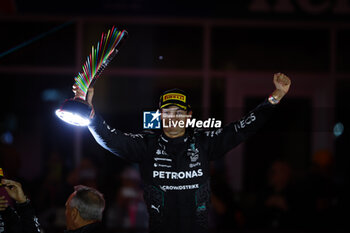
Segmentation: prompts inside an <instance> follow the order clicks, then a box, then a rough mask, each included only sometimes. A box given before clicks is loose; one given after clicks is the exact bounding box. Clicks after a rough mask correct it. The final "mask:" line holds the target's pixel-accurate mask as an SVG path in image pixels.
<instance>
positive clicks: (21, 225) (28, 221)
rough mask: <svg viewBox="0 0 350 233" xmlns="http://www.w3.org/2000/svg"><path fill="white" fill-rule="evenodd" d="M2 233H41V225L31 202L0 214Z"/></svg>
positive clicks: (7, 209)
mask: <svg viewBox="0 0 350 233" xmlns="http://www.w3.org/2000/svg"><path fill="white" fill-rule="evenodd" d="M0 225H1V226H0V232H4V233H40V232H41V230H40V224H39V222H38V218H37V217H36V216H35V211H34V208H33V207H32V205H31V203H30V201H29V200H28V201H26V202H25V203H22V204H15V208H12V207H11V206H9V207H7V208H6V209H5V210H4V211H1V212H0Z"/></svg>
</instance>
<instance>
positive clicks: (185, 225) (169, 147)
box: [89, 100, 274, 233]
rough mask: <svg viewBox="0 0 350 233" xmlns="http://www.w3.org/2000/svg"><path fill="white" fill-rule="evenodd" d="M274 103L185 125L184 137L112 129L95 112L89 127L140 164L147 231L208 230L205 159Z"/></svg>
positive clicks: (254, 125)
mask: <svg viewBox="0 0 350 233" xmlns="http://www.w3.org/2000/svg"><path fill="white" fill-rule="evenodd" d="M273 106H274V105H272V104H271V103H270V102H268V100H265V101H264V102H263V103H261V104H260V105H259V106H258V107H256V108H255V109H254V110H253V111H251V112H249V113H248V114H247V115H246V116H245V117H243V118H242V119H241V120H239V121H237V122H232V123H230V124H228V125H226V126H224V127H223V128H219V129H215V130H211V131H202V130H198V129H195V130H187V132H186V134H185V135H184V136H182V137H179V138H175V139H170V138H168V137H166V136H165V135H164V134H161V135H155V134H147V133H144V134H130V133H123V132H121V131H119V130H117V129H112V128H110V127H109V126H108V125H107V124H106V122H105V121H104V120H103V119H102V118H101V117H100V116H99V115H96V116H95V117H94V119H93V121H92V123H91V125H90V126H89V130H90V131H91V133H92V135H93V136H94V138H95V139H96V141H97V142H98V143H99V144H100V145H101V146H102V147H104V148H105V149H107V150H109V151H110V152H112V153H113V154H116V155H118V156H120V157H122V158H125V159H126V160H128V161H131V162H136V163H138V164H139V166H140V171H141V177H142V180H143V182H144V184H145V190H144V200H145V202H146V205H147V208H148V212H149V215H150V225H149V226H150V232H152V233H153V232H161V233H167V232H181V233H186V232H191V233H193V232H200V233H202V232H207V231H208V229H207V228H208V205H209V200H210V189H209V162H210V161H211V160H216V159H219V158H221V157H222V156H224V155H225V153H226V152H228V151H229V150H231V149H232V148H234V147H235V146H237V145H238V144H240V143H241V142H243V141H244V140H245V139H246V138H248V137H249V136H250V135H252V134H254V133H255V132H256V131H257V130H258V129H259V128H260V127H261V126H262V125H263V124H264V122H265V121H266V119H267V118H268V116H269V115H270V113H272V109H273Z"/></svg>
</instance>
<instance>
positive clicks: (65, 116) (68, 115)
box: [56, 109, 90, 126]
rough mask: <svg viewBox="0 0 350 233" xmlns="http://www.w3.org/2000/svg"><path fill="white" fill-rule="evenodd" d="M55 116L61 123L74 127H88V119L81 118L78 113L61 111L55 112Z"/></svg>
mask: <svg viewBox="0 0 350 233" xmlns="http://www.w3.org/2000/svg"><path fill="white" fill-rule="evenodd" d="M56 115H57V116H58V117H59V118H60V119H61V120H63V121H65V122H67V123H69V124H71V125H76V126H88V125H90V119H89V118H85V117H82V116H81V115H80V114H78V113H73V112H70V111H65V110H61V109H57V110H56Z"/></svg>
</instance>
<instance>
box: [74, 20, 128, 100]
mask: <svg viewBox="0 0 350 233" xmlns="http://www.w3.org/2000/svg"><path fill="white" fill-rule="evenodd" d="M126 35H127V32H126V31H125V30H122V31H118V30H117V29H116V28H115V27H114V26H113V27H112V29H110V30H108V32H107V34H104V33H102V36H101V41H100V42H98V43H97V46H96V48H94V46H92V49H91V53H90V55H89V56H88V57H87V60H86V62H85V64H84V65H83V66H82V68H83V72H81V73H78V75H77V76H76V77H75V84H76V86H77V87H78V88H79V89H80V90H82V92H83V93H84V96H83V98H84V99H85V98H86V94H87V91H88V88H89V87H90V86H91V85H93V83H94V82H95V81H96V79H97V78H98V77H99V76H100V74H101V73H102V71H103V70H104V68H106V66H107V65H108V64H109V62H110V61H111V60H112V59H113V58H114V56H115V55H116V54H117V52H118V50H117V46H118V44H119V43H120V42H121V40H122V39H123V38H124V37H125V36H126Z"/></svg>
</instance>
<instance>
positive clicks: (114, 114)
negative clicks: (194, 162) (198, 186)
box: [0, 0, 350, 232]
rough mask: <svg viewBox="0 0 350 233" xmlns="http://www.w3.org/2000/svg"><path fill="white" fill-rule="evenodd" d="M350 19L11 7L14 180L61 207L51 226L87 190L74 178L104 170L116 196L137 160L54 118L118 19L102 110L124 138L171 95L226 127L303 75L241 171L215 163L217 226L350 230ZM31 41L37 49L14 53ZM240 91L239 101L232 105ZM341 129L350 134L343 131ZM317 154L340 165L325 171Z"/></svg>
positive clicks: (2, 74)
mask: <svg viewBox="0 0 350 233" xmlns="http://www.w3.org/2000/svg"><path fill="white" fill-rule="evenodd" d="M349 19H350V3H348V1H341V0H338V1H331V0H323V1H321V0H320V1H316V0H315V1H313V0H305V1H297V0H290V1H288V0H283V1H282V0H280V1H278V0H275V1H272V0H271V1H270V0H266V1H264V0H256V1H254V0H249V1H158V0H155V1H150V0H132V1H112V0H102V1H98V2H97V1H95V2H89V1H66V0H64V1H45V2H39V1H24V0H17V1H15V0H12V1H11V0H6V1H2V2H1V3H0V29H1V43H0V53H1V55H0V78H1V91H0V98H1V100H2V101H1V103H2V104H1V110H0V138H1V151H0V153H1V154H0V156H1V160H0V162H1V166H3V167H4V171H5V176H7V177H9V178H11V179H16V180H19V181H21V182H22V183H23V184H24V187H25V189H26V191H27V192H28V195H29V196H31V198H32V199H33V202H34V206H35V207H36V209H37V212H38V214H39V219H40V216H41V218H43V219H44V218H47V216H46V215H44V214H43V213H48V212H49V213H51V212H50V211H48V209H51V208H52V209H53V213H54V214H52V213H51V215H52V216H53V217H52V216H51V215H50V216H51V217H50V218H52V219H56V220H52V219H51V220H47V219H46V220H45V224H43V225H44V228H45V229H51V231H52V232H54V231H55V230H57V231H59V230H60V229H61V228H64V225H62V224H61V225H60V224H57V221H58V220H57V219H58V218H59V217H57V216H59V215H60V214H59V213H58V212H55V211H57V209H59V208H60V207H64V202H65V200H66V198H67V197H68V195H69V193H70V192H71V191H72V190H73V186H74V185H75V184H77V183H79V182H80V183H81V182H82V181H79V175H78V178H76V179H75V180H74V178H72V177H74V176H77V175H74V174H78V173H79V172H80V171H81V170H84V169H86V170H88V171H90V172H91V171H93V172H92V173H91V174H90V175H91V176H92V178H91V177H90V178H91V179H93V181H91V182H93V183H92V184H93V185H94V186H95V187H97V188H98V189H99V190H101V191H102V192H104V193H105V196H106V199H107V204H108V203H110V202H112V200H113V196H114V195H115V192H117V191H116V190H118V188H120V181H119V179H120V178H119V176H120V174H121V173H122V171H123V169H125V167H129V166H130V164H128V163H127V162H125V161H123V160H121V159H119V158H118V157H116V156H113V155H112V154H110V153H108V152H106V151H104V150H103V149H102V148H100V147H99V146H98V145H97V143H96V142H95V141H94V139H93V138H92V136H91V135H90V134H89V132H88V130H87V129H85V128H81V129H77V128H75V127H72V126H70V125H67V124H64V123H63V122H61V121H59V120H58V118H56V116H55V115H54V111H55V109H56V108H57V107H59V106H60V104H61V103H62V102H63V101H64V100H65V99H66V98H70V97H72V96H73V94H72V93H71V86H72V84H73V78H74V77H75V75H76V74H77V73H78V72H80V71H81V70H80V69H81V65H82V64H83V63H84V62H85V59H86V56H87V55H88V54H89V52H90V49H91V46H92V45H95V44H96V43H97V41H98V39H99V37H100V35H101V33H102V32H105V31H107V30H108V29H109V28H110V27H111V26H112V25H117V27H118V28H120V29H126V30H127V31H128V32H129V38H128V40H127V41H126V43H125V44H124V45H123V47H122V49H121V51H120V53H119V54H118V56H117V57H116V58H115V60H113V62H112V64H110V66H109V67H108V68H107V70H106V71H105V72H104V74H103V76H102V79H101V80H98V82H97V83H96V86H95V89H96V91H95V98H94V105H95V108H96V110H97V111H98V112H99V113H101V114H102V115H103V116H104V118H105V119H106V121H108V122H109V124H110V125H112V126H114V127H116V128H118V129H120V130H123V131H126V132H139V131H141V130H142V112H143V111H144V110H154V109H156V107H157V104H158V102H157V101H158V98H159V95H160V94H161V93H162V92H163V91H165V90H167V89H170V88H173V87H178V88H181V89H184V90H186V91H187V92H188V93H189V95H190V97H191V102H192V105H193V106H194V114H195V116H196V117H197V118H203V119H204V118H207V117H215V118H216V119H220V120H222V121H223V122H225V123H227V122H230V121H232V120H236V117H235V118H234V119H232V118H231V117H230V116H241V115H242V114H244V113H246V112H248V111H249V110H251V109H252V108H254V106H256V105H257V104H259V103H260V102H261V101H262V100H263V99H264V98H266V97H268V95H269V94H270V93H271V92H272V91H273V84H272V77H273V74H274V73H276V72H284V73H286V74H287V75H289V76H290V77H291V79H292V87H291V90H290V93H288V95H287V97H286V98H285V99H283V101H282V103H281V104H280V106H279V108H278V109H277V110H276V113H275V114H274V115H273V117H272V118H271V119H270V121H269V122H268V123H267V124H266V125H265V126H264V128H263V129H262V130H261V132H260V133H258V134H257V135H255V136H253V137H252V138H251V139H249V140H248V141H247V142H246V143H244V144H243V147H242V148H241V149H239V150H237V151H238V152H233V153H235V154H233V155H228V156H237V158H242V161H241V163H233V162H232V161H234V160H230V159H222V160H220V161H217V162H215V163H213V165H212V171H213V194H214V196H215V197H216V198H217V199H218V200H219V203H221V204H222V205H223V206H226V208H221V209H220V204H217V203H218V202H217V201H214V204H213V210H212V215H211V216H212V217H211V218H212V221H211V222H212V223H211V227H212V229H213V232H270V231H279V232H283V231H286V232H290V231H291V232H300V231H305V232H321V231H324V232H349V231H350V228H349V226H348V224H347V217H348V216H349V214H348V210H349V209H348V208H349V196H348V194H349V192H348V185H349V181H350V177H349V175H350V173H349V162H350V161H349V158H348V156H349V152H350V151H349V147H348V144H349V139H350V136H349V130H348V127H349V124H350V120H349V119H350V116H349V104H348V99H349V98H348V93H349V91H350V74H349V71H350V68H349V67H350V57H349V56H350V55H349V54H350V46H349V43H348V42H349V39H350V22H349ZM60 25H62V27H61V28H60V29H57V30H55V31H53V32H52V31H50V30H51V29H54V28H56V27H57V26H60ZM43 33H44V35H43V37H42V38H40V39H38V40H35V39H34V40H33V38H35V37H36V36H38V35H41V34H43ZM206 33H207V34H206ZM23 42H30V43H28V45H26V46H24V47H22V48H17V49H14V50H13V51H12V52H10V53H9V54H7V55H5V54H3V53H4V52H6V51H8V50H10V49H11V48H14V47H15V46H17V45H20V44H21V43H23ZM208 80H209V81H208ZM229 80H234V82H235V83H237V85H231V84H230V82H229ZM206 83H208V85H209V88H205V86H206V85H205V84H206ZM261 83H265V84H264V85H260V84H261ZM266 83H268V84H266ZM269 85H270V86H269ZM230 96H231V97H232V96H234V98H235V99H237V100H239V101H238V102H237V103H236V102H235V103H236V104H234V105H233V106H232V105H230V104H229V101H228V97H230ZM338 122H341V123H342V125H343V126H344V131H343V133H342V134H341V135H340V136H335V135H333V127H334V126H335V124H336V123H338ZM318 152H319V153H321V154H322V156H325V157H326V158H327V159H328V160H327V159H326V160H327V162H326V164H325V165H324V166H323V167H321V168H320V165H319V164H318V163H317V161H315V159H314V158H315V155H316V154H317V153H318ZM322 156H321V157H322ZM234 158H236V157H234ZM322 158H324V157H322ZM83 160H84V161H86V160H88V162H86V163H82V162H81V161H83ZM276 161H278V162H280V163H283V164H284V165H287V167H288V169H290V174H289V178H288V188H287V189H285V190H284V191H282V192H279V193H278V195H281V196H283V197H284V198H285V199H286V200H287V202H288V206H289V208H288V211H280V210H279V211H278V210H277V211H275V210H271V209H269V208H267V207H266V205H265V204H266V202H265V201H266V199H267V198H268V196H269V195H272V194H273V191H271V184H269V174H270V171H271V169H272V167H273V164H274V163H275V162H276ZM86 164H88V165H86ZM136 169H137V168H136ZM232 170H237V171H239V172H238V176H236V175H233V174H235V173H232ZM282 170H283V169H282ZM276 176H278V174H277V175H276ZM232 180H235V182H232ZM89 182H90V181H89ZM87 184H90V183H87ZM141 186H142V185H141ZM223 193H225V195H223ZM271 193H272V194H271ZM40 198H42V199H40ZM43 200H44V201H43ZM42 202H44V203H47V204H45V205H44V204H43V203H42ZM315 203H316V204H315ZM317 203H318V204H317ZM277 209H278V208H277ZM274 211H275V212H274ZM43 216H44V217H43ZM264 216H268V217H266V218H264ZM281 216H282V217H281ZM296 216H298V217H296ZM50 218H49V219H50ZM218 219H219V220H218ZM301 219H302V220H301ZM43 221H44V220H43ZM271 222H272V224H270V223H271ZM276 222H277V223H276ZM122 230H126V231H132V230H133V228H131V229H130V228H127V229H124V228H123V229H122ZM111 231H113V230H111Z"/></svg>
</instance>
